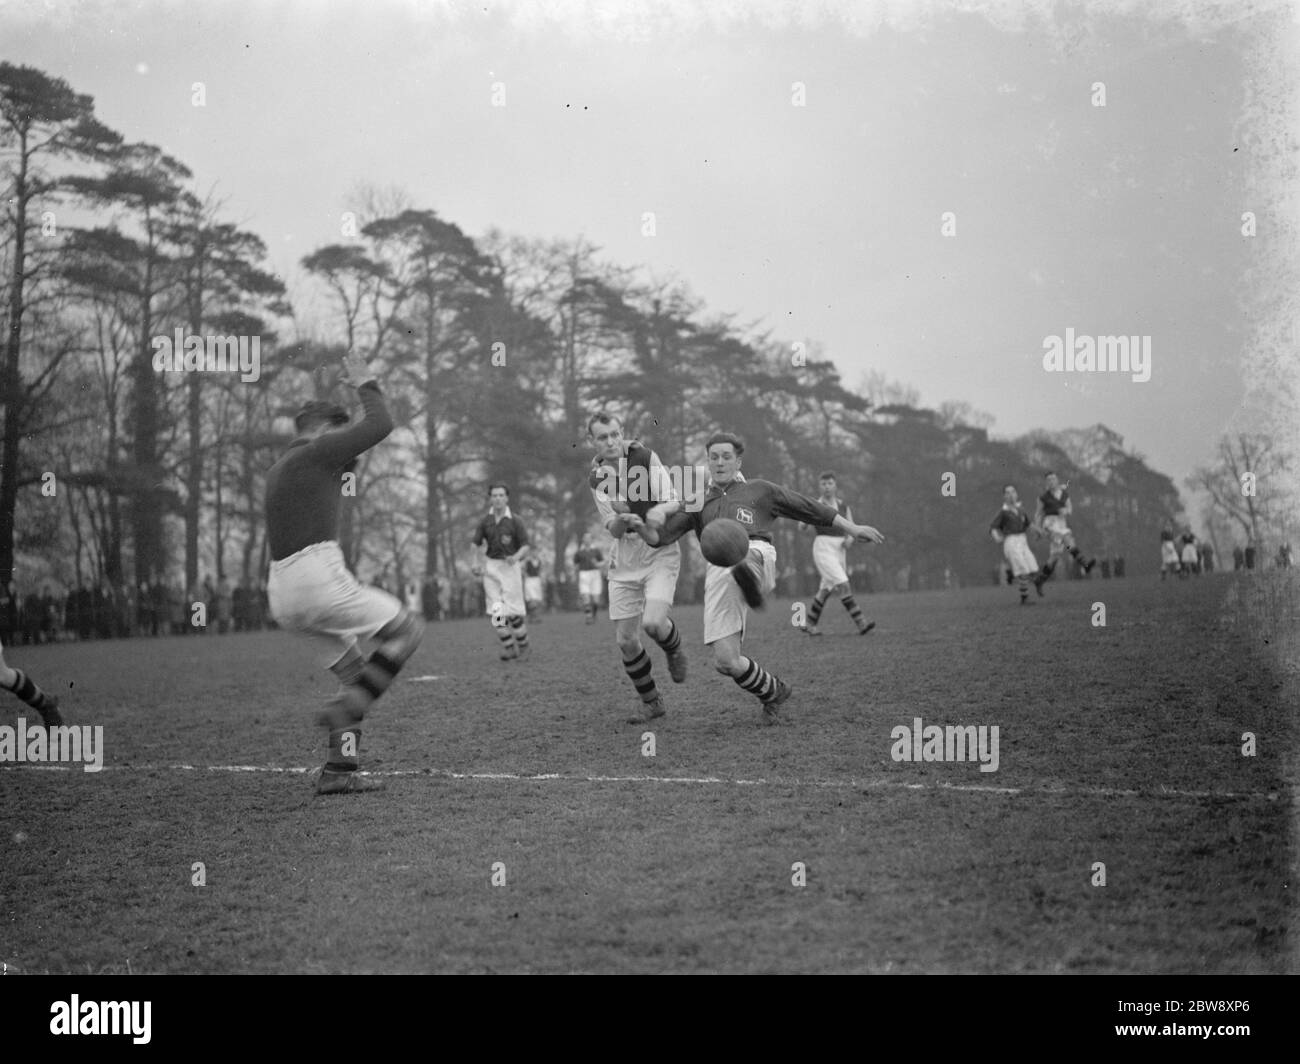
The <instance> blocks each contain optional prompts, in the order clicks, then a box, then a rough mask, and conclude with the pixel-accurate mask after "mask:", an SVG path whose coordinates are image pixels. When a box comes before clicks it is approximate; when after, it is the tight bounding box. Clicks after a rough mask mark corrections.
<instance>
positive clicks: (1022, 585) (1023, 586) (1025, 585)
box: [1016, 574, 1029, 602]
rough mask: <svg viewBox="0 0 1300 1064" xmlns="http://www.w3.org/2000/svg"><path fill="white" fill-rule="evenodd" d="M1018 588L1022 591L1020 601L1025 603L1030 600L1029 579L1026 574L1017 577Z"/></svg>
mask: <svg viewBox="0 0 1300 1064" xmlns="http://www.w3.org/2000/svg"><path fill="white" fill-rule="evenodd" d="M1016 586H1017V587H1018V588H1019V590H1020V601H1021V602H1024V601H1025V599H1027V598H1029V577H1028V576H1027V575H1024V574H1022V575H1020V576H1018V577H1016Z"/></svg>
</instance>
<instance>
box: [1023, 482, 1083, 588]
mask: <svg viewBox="0 0 1300 1064" xmlns="http://www.w3.org/2000/svg"><path fill="white" fill-rule="evenodd" d="M1068 488H1069V484H1062V483H1061V482H1060V479H1059V478H1058V477H1057V475H1056V474H1055V473H1048V474H1047V490H1046V491H1045V492H1043V494H1042V495H1040V496H1039V497H1038V509H1037V510H1036V511H1035V512H1034V525H1035V526H1036V527H1038V528H1040V529H1042V530H1043V531H1045V532H1046V533H1047V534H1048V535H1050V536H1051V537H1052V547H1051V550H1050V552H1049V553H1048V556H1047V561H1046V562H1044V563H1043V568H1042V569H1041V570H1040V571H1039V572H1038V574H1037V575H1036V576H1035V577H1034V587H1035V588H1036V589H1038V590H1039V591H1041V590H1042V587H1043V585H1044V584H1045V583H1047V581H1048V580H1050V579H1051V578H1052V573H1054V572H1055V571H1056V563H1057V562H1059V561H1060V560H1061V555H1062V554H1069V555H1070V557H1071V558H1073V559H1074V560H1075V561H1076V562H1078V563H1079V565H1081V566H1082V567H1083V571H1084V572H1085V573H1090V572H1092V567H1093V566H1094V565H1096V564H1097V559H1096V558H1090V559H1088V561H1086V562H1085V561H1084V560H1083V554H1082V553H1081V552H1080V551H1079V548H1078V547H1077V546H1076V545H1075V542H1074V534H1073V533H1072V532H1071V531H1070V526H1069V525H1068V524H1067V523H1066V518H1067V517H1069V516H1070V515H1071V514H1072V513H1074V504H1073V503H1071V502H1070V492H1069V491H1068V490H1067V489H1068Z"/></svg>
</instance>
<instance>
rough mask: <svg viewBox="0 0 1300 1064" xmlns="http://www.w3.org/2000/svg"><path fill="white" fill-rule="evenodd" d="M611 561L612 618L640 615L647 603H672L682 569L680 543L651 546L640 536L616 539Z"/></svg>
mask: <svg viewBox="0 0 1300 1064" xmlns="http://www.w3.org/2000/svg"><path fill="white" fill-rule="evenodd" d="M609 557H610V561H609V619H610V620H611V621H625V620H628V619H630V618H632V617H640V616H641V614H643V613H644V612H645V604H646V603H647V602H666V603H668V605H670V606H671V605H672V603H673V597H674V596H675V595H676V594H677V574H678V573H679V572H681V568H682V548H681V544H680V543H676V542H674V543H669V544H668V546H666V547H652V546H650V544H648V543H647V542H646V541H645V540H643V539H642V538H641V537H640V536H637V535H631V536H624V537H623V538H622V539H619V540H615V541H614V546H613V549H612V550H611V551H610V556H609Z"/></svg>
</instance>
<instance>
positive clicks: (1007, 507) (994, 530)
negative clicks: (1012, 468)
mask: <svg viewBox="0 0 1300 1064" xmlns="http://www.w3.org/2000/svg"><path fill="white" fill-rule="evenodd" d="M1031 528H1034V523H1033V522H1032V521H1031V520H1030V519H1029V515H1028V514H1027V513H1025V511H1024V510H1023V509H1022V508H1021V506H1020V494H1019V493H1018V492H1017V491H1016V487H1015V485H1014V484H1008V485H1007V486H1006V487H1005V488H1003V489H1002V509H1000V510H999V511H998V513H997V516H996V517H995V518H993V523H992V524H991V525H989V533H990V535H991V536H992V537H993V542H995V543H1001V544H1002V555H1003V557H1005V558H1006V560H1007V566H1008V569H1009V571H1010V572H1011V573H1012V575H1013V576H1014V577H1015V579H1016V583H1017V587H1018V589H1019V591H1020V605H1022V606H1026V605H1028V606H1032V605H1033V603H1032V602H1030V601H1029V582H1030V581H1031V580H1032V579H1033V577H1034V574H1035V573H1037V572H1038V559H1037V558H1035V557H1034V552H1033V551H1032V550H1030V549H1029V536H1028V534H1027V533H1028V532H1029V530H1030V529H1031ZM1034 532H1035V533H1036V534H1037V535H1042V533H1041V532H1039V531H1038V530H1037V529H1036V528H1035V529H1034ZM1034 587H1035V589H1036V590H1037V591H1038V593H1039V594H1040V595H1041V594H1042V593H1043V585H1042V583H1041V582H1040V581H1034Z"/></svg>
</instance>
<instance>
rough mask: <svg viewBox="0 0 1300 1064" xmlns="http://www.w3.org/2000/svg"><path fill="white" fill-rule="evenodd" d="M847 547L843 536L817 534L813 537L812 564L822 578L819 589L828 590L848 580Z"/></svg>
mask: <svg viewBox="0 0 1300 1064" xmlns="http://www.w3.org/2000/svg"><path fill="white" fill-rule="evenodd" d="M848 561H849V549H848V546H847V545H846V544H845V542H844V537H843V536H817V537H815V538H814V539H813V564H814V565H815V566H817V572H818V574H819V575H820V576H821V578H822V585H821V590H823V591H830V590H832V589H833V588H836V587H839V586H840V584H847V583H848V582H849V573H848Z"/></svg>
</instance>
